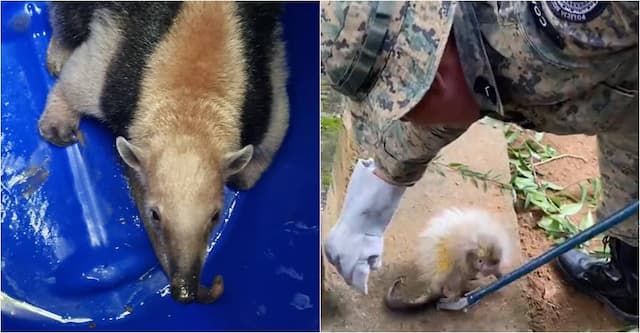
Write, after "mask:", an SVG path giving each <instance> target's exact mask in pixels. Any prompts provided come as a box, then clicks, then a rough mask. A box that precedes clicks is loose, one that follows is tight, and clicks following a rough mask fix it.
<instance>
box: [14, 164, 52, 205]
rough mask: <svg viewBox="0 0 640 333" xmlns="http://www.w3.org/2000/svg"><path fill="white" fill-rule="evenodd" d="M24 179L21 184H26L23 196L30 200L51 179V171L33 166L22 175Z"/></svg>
mask: <svg viewBox="0 0 640 333" xmlns="http://www.w3.org/2000/svg"><path fill="white" fill-rule="evenodd" d="M20 176H21V177H22V178H23V179H22V180H21V181H20V182H19V184H24V187H23V189H22V196H23V197H24V198H25V199H28V198H29V197H30V196H31V195H33V194H34V193H35V192H36V191H38V190H39V189H40V187H42V185H43V184H44V183H45V182H46V181H47V178H49V170H47V169H45V168H44V167H35V166H32V167H30V168H29V169H27V170H26V171H25V172H23V173H22V175H20Z"/></svg>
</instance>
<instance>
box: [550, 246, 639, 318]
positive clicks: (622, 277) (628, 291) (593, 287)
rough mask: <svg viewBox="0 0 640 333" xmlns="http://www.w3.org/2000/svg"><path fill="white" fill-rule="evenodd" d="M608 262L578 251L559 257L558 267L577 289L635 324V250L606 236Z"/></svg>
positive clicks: (636, 308) (636, 270)
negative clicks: (609, 253)
mask: <svg viewBox="0 0 640 333" xmlns="http://www.w3.org/2000/svg"><path fill="white" fill-rule="evenodd" d="M603 243H604V245H605V246H607V245H608V246H609V248H610V250H611V251H610V252H611V260H610V261H608V262H607V261H603V260H597V259H595V258H592V257H590V256H588V255H586V254H584V253H583V252H581V251H579V250H571V251H569V252H567V253H565V254H563V255H561V256H560V257H559V258H558V260H557V266H558V268H559V269H560V271H561V272H562V273H563V275H564V277H565V279H566V280H567V281H568V282H569V283H571V284H572V285H573V286H574V287H576V288H577V289H578V290H580V291H582V292H584V293H586V294H588V295H591V296H592V297H594V298H596V299H598V300H599V301H601V302H603V303H604V304H606V305H607V306H608V307H609V308H610V309H611V310H613V312H614V313H615V314H616V315H618V316H619V317H620V318H621V319H622V320H624V321H626V322H631V323H638V248H637V247H633V246H630V245H627V244H626V243H624V242H622V241H621V240H619V239H616V238H609V237H605V238H604V239H603Z"/></svg>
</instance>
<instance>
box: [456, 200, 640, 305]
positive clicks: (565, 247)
mask: <svg viewBox="0 0 640 333" xmlns="http://www.w3.org/2000/svg"><path fill="white" fill-rule="evenodd" d="M637 212H638V201H635V202H633V203H631V204H629V205H628V206H627V207H625V208H623V209H621V210H619V211H617V212H616V213H614V214H613V215H611V216H609V217H608V218H607V219H605V220H604V221H602V222H600V223H597V224H595V225H593V226H592V227H590V228H588V229H586V230H583V231H582V232H580V233H579V234H577V235H575V236H573V237H571V238H569V240H567V241H566V242H564V243H562V244H560V245H558V246H556V247H555V248H553V249H551V250H549V251H547V252H545V253H543V254H541V255H540V256H538V257H537V258H535V259H533V260H531V261H529V262H528V263H526V264H524V265H522V266H521V267H519V268H518V269H516V270H515V271H513V272H511V273H509V274H506V275H505V276H503V277H502V279H500V280H498V281H495V282H494V283H492V284H490V285H489V286H487V287H486V288H483V289H481V290H478V291H476V292H473V293H471V294H469V295H467V296H466V297H465V298H466V300H467V304H466V306H465V308H468V307H470V306H471V305H473V304H475V303H478V301H480V299H482V298H483V297H485V296H486V295H487V294H490V293H492V292H494V291H497V290H498V289H501V288H503V287H505V286H506V285H508V284H510V283H511V282H513V281H515V280H517V279H519V278H521V277H522V276H524V275H527V274H529V273H530V272H532V271H534V270H536V269H537V268H538V267H540V266H542V265H544V264H546V263H548V262H550V261H551V260H553V259H555V258H557V257H558V256H560V255H561V254H563V253H565V252H568V251H569V250H571V249H573V248H574V247H576V246H577V245H579V244H582V243H584V242H586V241H588V240H590V239H591V238H593V237H595V236H596V235H598V234H601V233H602V232H604V231H606V230H609V229H610V228H613V227H614V226H616V225H618V224H620V223H622V222H623V221H624V220H626V219H627V218H629V217H631V216H632V215H633V214H634V213H637Z"/></svg>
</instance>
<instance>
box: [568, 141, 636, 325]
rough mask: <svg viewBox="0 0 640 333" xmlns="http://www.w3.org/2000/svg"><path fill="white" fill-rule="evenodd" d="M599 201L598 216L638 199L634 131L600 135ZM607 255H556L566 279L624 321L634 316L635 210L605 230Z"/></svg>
mask: <svg viewBox="0 0 640 333" xmlns="http://www.w3.org/2000/svg"><path fill="white" fill-rule="evenodd" d="M598 150H599V160H600V173H601V175H602V184H603V186H602V188H603V201H602V203H601V205H600V207H599V208H598V210H597V212H596V216H597V219H598V220H599V221H601V220H603V219H605V218H607V217H608V216H610V215H611V214H612V213H614V212H616V211H617V210H619V209H622V208H623V207H624V206H626V205H628V204H629V203H631V202H633V201H634V200H638V132H637V130H636V132H635V133H630V134H629V133H625V134H618V133H611V134H609V133H607V134H600V135H598ZM605 244H606V245H607V246H609V249H610V252H611V259H610V260H609V261H602V260H596V259H594V258H591V257H589V256H588V255H586V254H584V253H582V252H580V251H578V250H572V251H569V252H567V253H565V254H563V255H562V256H560V258H559V259H558V266H559V268H560V270H561V272H562V273H564V274H563V275H564V276H565V278H566V279H567V280H568V281H569V282H571V283H572V284H573V285H574V286H575V287H576V288H578V289H579V290H581V291H583V292H585V293H587V294H590V295H591V296H593V297H595V298H597V299H598V300H600V301H601V302H603V303H605V304H606V305H608V306H609V307H610V308H611V309H612V310H613V311H614V312H615V313H616V314H617V315H619V316H620V317H621V318H623V319H624V320H627V321H632V322H637V321H638V215H637V214H636V215H634V216H633V217H631V218H629V219H628V220H627V221H625V222H623V223H621V224H619V225H617V226H616V227H614V228H612V229H611V230H609V231H608V232H607V233H606V237H605Z"/></svg>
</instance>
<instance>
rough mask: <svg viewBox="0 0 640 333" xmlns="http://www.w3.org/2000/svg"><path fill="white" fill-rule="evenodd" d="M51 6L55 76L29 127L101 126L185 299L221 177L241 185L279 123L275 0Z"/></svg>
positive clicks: (57, 134)
mask: <svg viewBox="0 0 640 333" xmlns="http://www.w3.org/2000/svg"><path fill="white" fill-rule="evenodd" d="M50 14H51V16H50V20H51V24H52V27H53V36H52V40H51V43H50V45H49V49H48V50H47V66H48V68H49V70H50V71H51V72H52V73H53V74H55V75H58V81H57V82H56V84H55V86H54V87H53V88H52V90H51V92H50V94H49V96H48V99H47V105H46V108H45V111H44V113H43V115H42V116H41V118H40V120H39V129H40V134H41V135H42V136H43V137H44V138H45V139H46V140H48V141H49V142H51V143H53V144H56V145H59V146H66V145H69V144H72V143H74V142H76V141H77V138H78V134H79V133H78V124H79V121H80V119H81V117H83V116H90V117H94V118H97V119H99V120H101V121H103V122H104V123H105V124H106V125H107V126H108V127H109V128H111V130H112V131H113V132H114V134H115V135H116V136H117V139H116V148H117V151H118V153H119V154H120V156H121V157H122V159H123V161H124V162H125V163H126V165H128V166H129V167H130V168H131V169H132V170H134V174H135V175H136V177H135V178H134V179H132V181H137V182H139V183H140V184H141V187H142V188H143V192H144V193H143V195H142V201H143V202H142V203H138V207H141V210H144V211H141V212H140V213H141V215H142V217H143V220H144V221H145V227H146V229H147V231H148V233H149V234H150V238H151V240H152V243H153V245H154V249H155V251H156V254H157V255H158V258H159V260H160V262H161V263H162V265H163V268H164V269H165V271H166V272H167V274H168V275H169V276H170V278H171V279H172V281H171V282H172V292H173V295H174V297H176V298H177V299H178V300H180V301H184V302H190V301H192V300H193V299H194V295H195V294H196V291H197V290H196V287H197V285H198V280H199V274H200V270H201V268H202V264H203V262H204V256H205V254H206V251H205V250H206V247H207V243H208V238H209V236H210V232H211V230H212V228H213V227H214V226H215V224H216V223H218V219H219V214H220V210H221V209H222V201H223V185H224V184H227V185H229V186H230V187H232V188H235V189H238V190H247V189H250V188H252V187H253V186H254V185H255V184H256V182H257V181H258V180H259V179H260V177H261V175H262V174H263V172H264V170H265V169H267V168H268V167H269V165H270V164H271V162H272V160H273V157H274V155H275V154H276V153H277V151H278V150H279V148H280V146H281V144H282V142H283V140H284V137H285V134H286V132H287V129H288V122H289V102H288V96H287V91H286V84H287V79H288V75H287V65H286V55H285V46H284V42H283V41H282V36H281V34H282V27H281V24H280V21H279V16H280V14H281V6H280V5H279V4H274V3H233V2H167V3H164V2H94V3H64V2H62V3H56V2H54V3H52V4H51V6H50Z"/></svg>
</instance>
